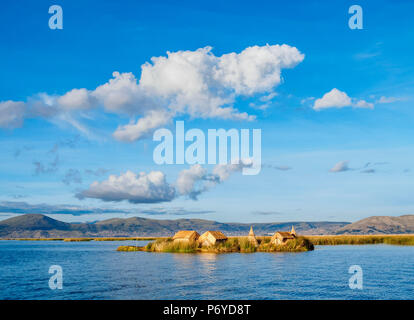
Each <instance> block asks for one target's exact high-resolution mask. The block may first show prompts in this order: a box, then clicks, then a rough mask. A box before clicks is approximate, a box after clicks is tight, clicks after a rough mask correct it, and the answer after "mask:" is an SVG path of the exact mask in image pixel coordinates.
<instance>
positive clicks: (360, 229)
mask: <svg viewBox="0 0 414 320" xmlns="http://www.w3.org/2000/svg"><path fill="white" fill-rule="evenodd" d="M336 233H337V234H399V233H414V215H404V216H399V217H390V216H373V217H369V218H366V219H362V220H359V221H357V222H354V223H351V224H348V225H346V226H343V227H342V228H339V229H338V230H337V231H336Z"/></svg>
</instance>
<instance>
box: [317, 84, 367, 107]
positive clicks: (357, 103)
mask: <svg viewBox="0 0 414 320" xmlns="http://www.w3.org/2000/svg"><path fill="white" fill-rule="evenodd" d="M344 107H354V108H368V109H373V108H374V104H373V103H370V102H367V101H365V100H358V99H352V98H350V97H349V96H348V95H347V94H346V93H345V92H343V91H340V90H338V89H336V88H333V89H332V90H331V91H329V92H327V93H325V94H324V95H323V96H322V98H319V99H316V100H315V103H314V105H313V109H314V110H316V111H320V110H324V109H330V108H344Z"/></svg>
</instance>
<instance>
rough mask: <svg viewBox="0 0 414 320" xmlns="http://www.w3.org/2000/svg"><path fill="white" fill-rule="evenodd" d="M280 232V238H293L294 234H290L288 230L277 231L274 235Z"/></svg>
mask: <svg viewBox="0 0 414 320" xmlns="http://www.w3.org/2000/svg"><path fill="white" fill-rule="evenodd" d="M277 234H280V235H281V236H282V238H284V239H294V238H295V236H294V235H292V234H291V233H290V232H286V231H278V232H276V233H275V235H277Z"/></svg>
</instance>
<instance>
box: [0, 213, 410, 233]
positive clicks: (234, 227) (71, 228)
mask: <svg viewBox="0 0 414 320" xmlns="http://www.w3.org/2000/svg"><path fill="white" fill-rule="evenodd" d="M250 226H253V228H254V231H255V233H256V234H257V235H270V234H273V233H274V232H275V231H277V230H286V231H288V230H290V228H291V226H294V227H295V229H296V231H297V232H298V233H299V234H303V235H323V234H375V233H387V234H390V233H414V215H406V216H401V217H386V216H385V217H370V218H367V219H363V220H360V221H358V222H355V223H349V222H326V221H321V222H282V223H252V224H247V223H221V222H216V221H210V220H202V219H177V220H156V219H147V218H141V217H132V218H128V219H109V220H103V221H99V222H94V223H66V222H62V221H58V220H55V219H52V218H50V217H47V216H45V215H41V214H25V215H21V216H17V217H13V218H10V219H7V220H3V221H0V237H1V238H72V237H129V236H131V237H132V236H172V235H173V234H174V233H175V232H177V231H178V230H197V231H198V232H199V233H201V232H204V231H207V230H220V231H222V232H224V233H225V234H227V235H229V236H235V235H245V234H247V233H248V232H249V229H250Z"/></svg>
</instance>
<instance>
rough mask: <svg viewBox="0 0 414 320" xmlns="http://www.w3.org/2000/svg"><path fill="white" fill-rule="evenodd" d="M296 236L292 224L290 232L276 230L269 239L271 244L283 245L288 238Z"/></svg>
mask: <svg viewBox="0 0 414 320" xmlns="http://www.w3.org/2000/svg"><path fill="white" fill-rule="evenodd" d="M295 238H296V231H295V228H294V227H293V226H292V229H291V230H290V232H287V231H286V232H285V231H277V232H275V234H274V235H273V237H272V239H270V243H271V244H277V245H281V244H282V245H283V244H286V242H287V241H288V240H291V239H295Z"/></svg>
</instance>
